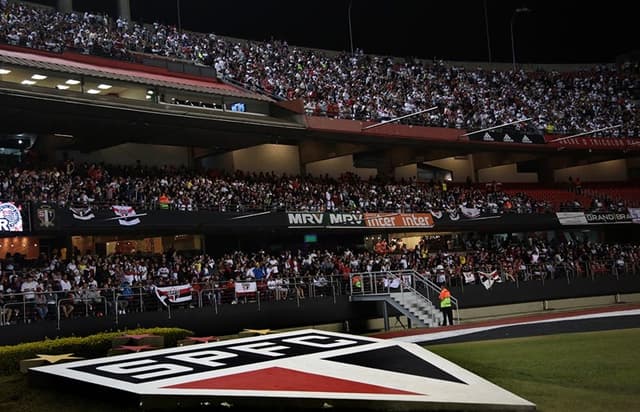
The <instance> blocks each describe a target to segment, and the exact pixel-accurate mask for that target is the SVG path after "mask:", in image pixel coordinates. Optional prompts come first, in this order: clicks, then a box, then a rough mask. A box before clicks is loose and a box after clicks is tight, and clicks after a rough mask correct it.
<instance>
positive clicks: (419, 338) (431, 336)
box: [392, 309, 640, 343]
mask: <svg viewBox="0 0 640 412" xmlns="http://www.w3.org/2000/svg"><path fill="white" fill-rule="evenodd" d="M634 315H640V309H630V310H621V311H615V312H600V313H589V314H585V315H575V316H567V317H562V318H552V319H539V320H532V321H528V322H516V323H502V324H499V325H487V326H478V327H475V328H466V329H452V330H445V331H442V332H434V333H424V334H421V335H411V336H400V337H397V338H392V340H399V341H402V342H412V343H423V342H431V341H434V340H439V339H448V338H453V337H457V336H464V335H470V334H472V333H478V332H485V331H488V330H493V329H500V328H507V327H510V326H520V325H533V324H538V323H551V322H562V321H566V320H581V319H596V318H606V317H613V316H634Z"/></svg>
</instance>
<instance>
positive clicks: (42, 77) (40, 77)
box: [31, 74, 47, 80]
mask: <svg viewBox="0 0 640 412" xmlns="http://www.w3.org/2000/svg"><path fill="white" fill-rule="evenodd" d="M31 78H32V79H33V80H44V79H46V78H47V76H45V75H44V74H34V75H33V76H31Z"/></svg>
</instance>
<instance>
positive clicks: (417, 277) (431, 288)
mask: <svg viewBox="0 0 640 412" xmlns="http://www.w3.org/2000/svg"><path fill="white" fill-rule="evenodd" d="M389 275H391V276H392V277H393V278H396V279H399V280H400V291H401V293H404V291H405V290H406V291H410V292H414V293H416V294H417V295H419V296H421V297H422V298H424V299H425V300H426V301H427V302H428V303H429V304H430V305H432V306H434V307H436V305H435V304H434V303H433V302H432V300H431V299H429V297H428V296H425V295H424V293H422V292H421V291H420V290H419V289H418V283H419V282H420V283H422V284H424V287H425V289H427V293H428V294H429V293H430V292H432V293H434V295H435V296H438V295H439V294H440V292H441V291H442V288H441V287H440V286H438V285H437V284H435V283H434V282H432V281H431V280H429V279H427V278H426V277H424V276H423V275H422V274H420V273H419V272H417V271H415V270H388V271H381V272H358V273H351V274H350V275H349V280H350V294H351V295H352V296H353V295H354V294H358V293H354V289H353V286H354V282H353V278H354V277H355V276H360V277H361V279H362V278H364V277H366V278H368V279H369V281H370V282H371V283H372V284H373V289H372V291H373V293H366V292H365V290H364V287H365V285H364V284H365V282H363V281H362V280H361V281H360V292H361V293H359V294H360V295H363V296H373V295H380V294H390V288H389V287H387V289H386V291H385V290H382V291H381V292H379V291H378V289H377V282H372V280H374V279H377V278H378V277H382V278H383V279H388V278H389ZM406 275H409V276H410V279H411V282H410V284H407V283H406V281H405V277H404V276H406ZM356 292H357V291H356ZM451 303H452V304H453V306H454V309H455V311H456V321H457V323H460V310H459V305H458V299H456V298H455V297H453V296H451Z"/></svg>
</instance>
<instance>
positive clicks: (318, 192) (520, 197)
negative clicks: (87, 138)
mask: <svg viewBox="0 0 640 412" xmlns="http://www.w3.org/2000/svg"><path fill="white" fill-rule="evenodd" d="M0 199H4V200H11V201H14V202H17V201H19V202H27V201H33V202H44V203H50V204H54V205H58V206H60V207H86V206H89V207H92V208H95V209H98V208H110V207H111V206H113V205H116V204H122V205H128V206H133V207H136V208H139V209H141V210H150V209H162V208H166V209H172V210H182V211H195V210H213V211H221V212H238V211H251V210H274V211H344V212H363V213H364V212H379V211H387V212H405V213H412V212H427V211H434V212H442V213H446V212H449V213H453V212H455V213H461V212H464V211H466V210H468V209H473V210H474V212H473V213H480V214H485V215H489V214H491V215H495V214H503V213H518V214H531V213H548V212H553V205H551V204H550V203H548V202H546V201H545V200H543V199H538V200H536V199H532V198H530V197H528V196H527V195H525V194H523V193H516V194H510V195H508V194H506V193H504V192H503V191H501V190H495V189H492V188H487V187H486V186H484V185H481V186H475V185H472V184H471V183H468V184H459V185H452V184H451V183H449V184H447V183H446V182H444V183H443V182H435V181H434V182H427V183H421V182H416V181H415V180H413V181H405V180H400V181H394V180H379V179H369V180H362V179H360V178H359V177H358V176H356V175H353V174H345V175H343V176H342V177H340V178H337V179H334V178H330V177H327V176H325V177H312V176H309V175H305V176H286V175H276V174H273V173H242V172H237V173H235V174H231V175H228V174H218V173H198V172H196V171H193V170H188V169H183V168H174V167H163V168H150V167H143V166H129V167H127V166H110V167H107V166H104V165H100V164H88V163H82V164H78V165H76V164H75V163H74V162H72V161H68V162H67V163H66V164H65V165H63V166H61V167H59V168H56V167H53V168H45V169H24V168H13V169H6V170H2V169H0Z"/></svg>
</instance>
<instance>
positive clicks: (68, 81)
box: [65, 79, 80, 86]
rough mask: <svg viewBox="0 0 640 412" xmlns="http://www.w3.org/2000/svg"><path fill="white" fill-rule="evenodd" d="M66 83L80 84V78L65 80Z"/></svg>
mask: <svg viewBox="0 0 640 412" xmlns="http://www.w3.org/2000/svg"><path fill="white" fill-rule="evenodd" d="M65 83H66V84H70V85H71V86H75V85H77V84H80V80H76V79H69V80H67V81H66V82H65Z"/></svg>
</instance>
